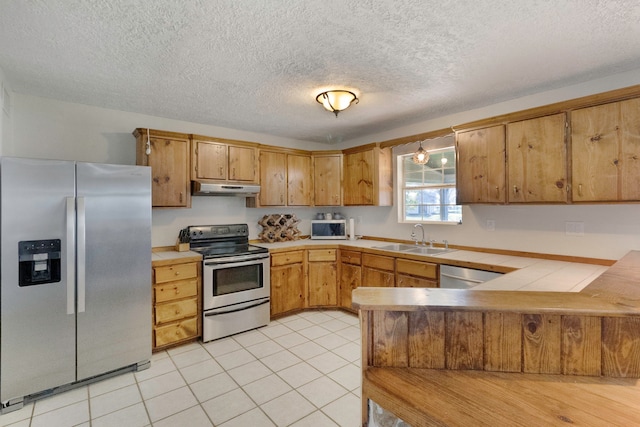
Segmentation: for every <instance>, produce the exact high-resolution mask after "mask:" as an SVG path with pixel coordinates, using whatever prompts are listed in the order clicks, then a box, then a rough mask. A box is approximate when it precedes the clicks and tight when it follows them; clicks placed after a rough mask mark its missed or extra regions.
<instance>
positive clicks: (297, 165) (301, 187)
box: [287, 154, 313, 206]
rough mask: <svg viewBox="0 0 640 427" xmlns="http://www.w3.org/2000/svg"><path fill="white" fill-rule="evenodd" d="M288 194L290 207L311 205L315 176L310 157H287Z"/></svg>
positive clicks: (291, 155) (294, 155)
mask: <svg viewBox="0 0 640 427" xmlns="http://www.w3.org/2000/svg"><path fill="white" fill-rule="evenodd" d="M287 194H288V200H287V204H288V205H289V206H310V205H311V196H312V195H313V175H312V174H311V157H310V156H299V155H297V154H288V155H287Z"/></svg>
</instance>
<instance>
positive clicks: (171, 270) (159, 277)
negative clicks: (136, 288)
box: [154, 262, 198, 283]
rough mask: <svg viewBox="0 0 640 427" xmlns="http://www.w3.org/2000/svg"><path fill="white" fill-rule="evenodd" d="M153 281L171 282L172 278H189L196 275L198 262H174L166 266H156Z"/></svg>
mask: <svg viewBox="0 0 640 427" xmlns="http://www.w3.org/2000/svg"><path fill="white" fill-rule="evenodd" d="M154 271H155V283H165V282H171V281H173V280H182V279H190V278H192V277H197V276H198V264H197V263H195V262H193V263H189V264H176V265H170V266H167V267H156V268H154Z"/></svg>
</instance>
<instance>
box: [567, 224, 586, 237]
mask: <svg viewBox="0 0 640 427" xmlns="http://www.w3.org/2000/svg"><path fill="white" fill-rule="evenodd" d="M564 231H565V234H566V235H567V236H584V222H582V221H567V222H565V223H564Z"/></svg>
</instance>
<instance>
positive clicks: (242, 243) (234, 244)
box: [180, 224, 269, 258]
mask: <svg viewBox="0 0 640 427" xmlns="http://www.w3.org/2000/svg"><path fill="white" fill-rule="evenodd" d="M180 234H181V236H188V239H189V246H190V249H191V250H192V251H195V252H198V253H201V254H202V256H203V257H205V258H212V257H226V256H237V255H253V254H260V253H267V252H269V250H268V249H266V248H262V247H260V246H254V245H250V244H249V227H248V226H247V224H225V225H191V226H189V227H187V228H185V229H184V230H182V231H181V233H180Z"/></svg>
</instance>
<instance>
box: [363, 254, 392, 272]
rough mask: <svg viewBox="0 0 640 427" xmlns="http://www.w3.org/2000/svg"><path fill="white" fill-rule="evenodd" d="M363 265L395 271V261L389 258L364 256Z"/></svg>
mask: <svg viewBox="0 0 640 427" xmlns="http://www.w3.org/2000/svg"><path fill="white" fill-rule="evenodd" d="M362 265H364V266H365V267H372V268H375V269H378V270H386V271H394V268H395V260H394V259H393V258H391V257H388V256H380V255H371V254H363V255H362Z"/></svg>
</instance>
